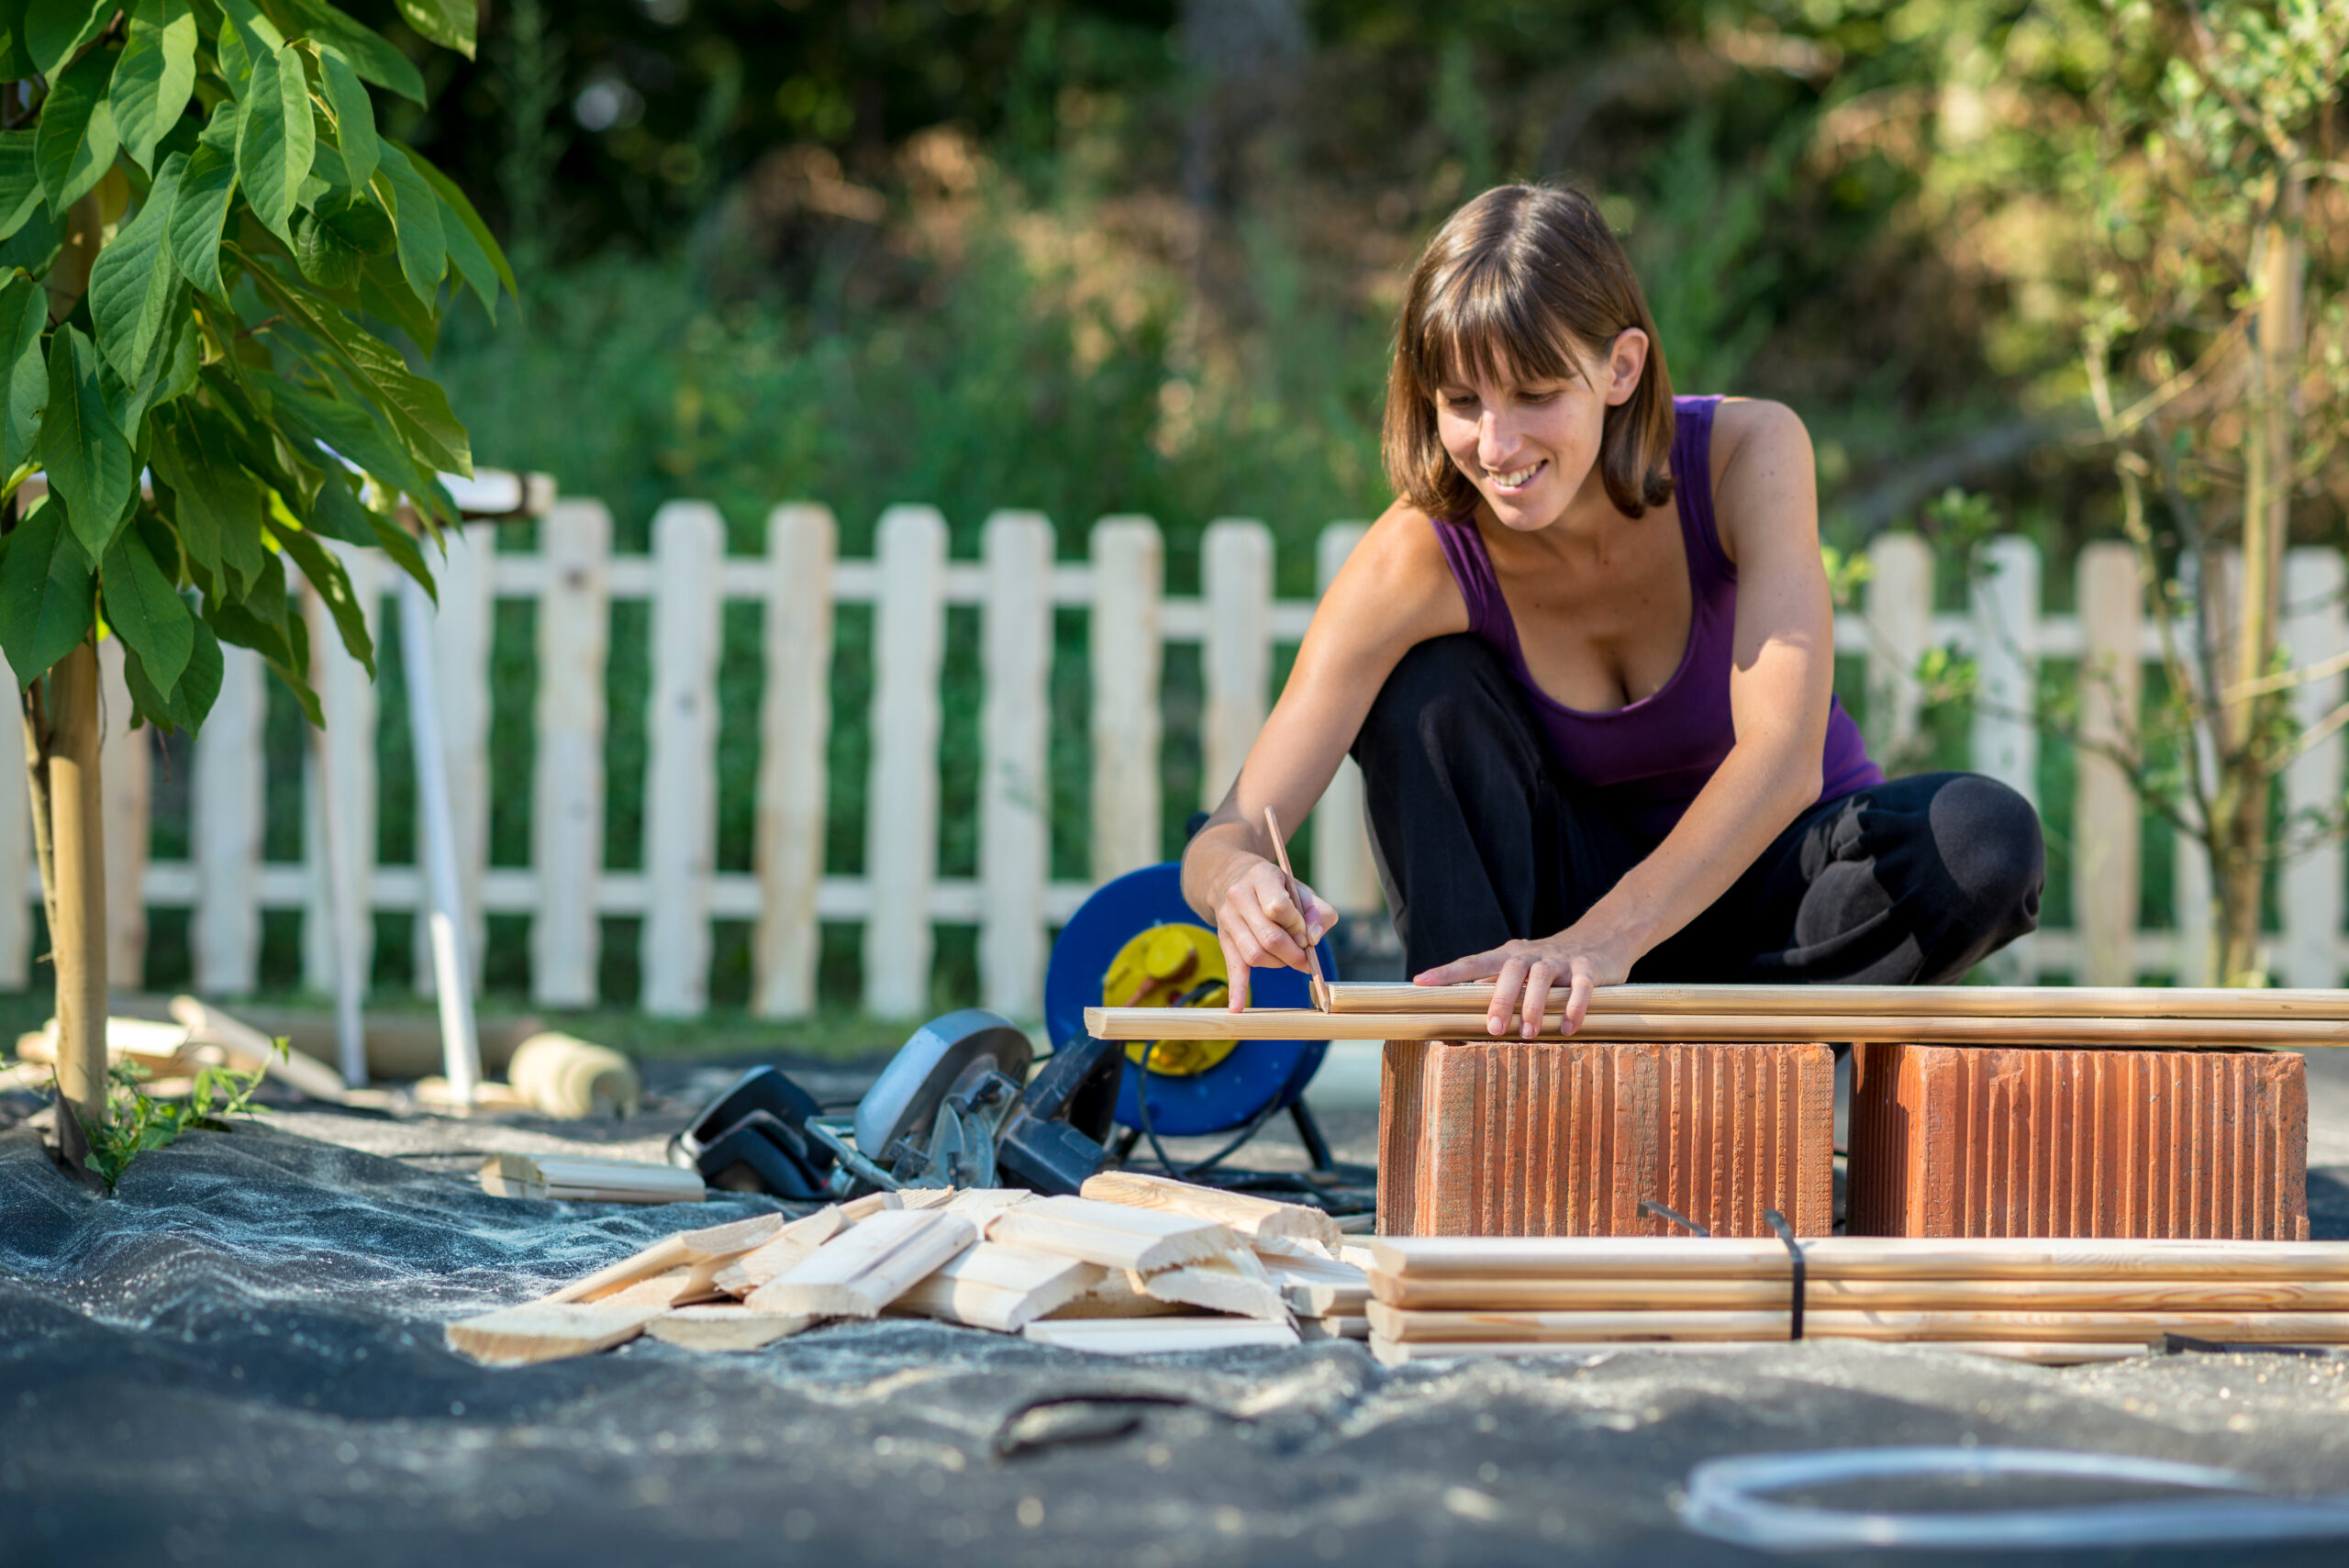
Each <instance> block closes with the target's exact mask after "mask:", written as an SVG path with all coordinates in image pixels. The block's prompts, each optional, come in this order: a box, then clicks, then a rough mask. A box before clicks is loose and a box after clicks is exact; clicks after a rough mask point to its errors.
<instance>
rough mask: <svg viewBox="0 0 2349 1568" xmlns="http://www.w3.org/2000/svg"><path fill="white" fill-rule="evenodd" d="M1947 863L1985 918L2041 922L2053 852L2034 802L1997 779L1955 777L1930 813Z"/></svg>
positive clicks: (1936, 798)
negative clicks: (2005, 916)
mask: <svg viewBox="0 0 2349 1568" xmlns="http://www.w3.org/2000/svg"><path fill="white" fill-rule="evenodd" d="M1927 817H1928V820H1929V821H1930V822H1931V824H1932V834H1933V843H1934V846H1935V848H1936V849H1937V850H1939V851H1940V853H1941V858H1942V863H1943V865H1944V866H1945V867H1947V868H1948V871H1949V874H1950V877H1951V880H1952V881H1954V883H1956V884H1957V887H1958V891H1959V893H1960V895H1961V896H1963V897H1964V898H1965V901H1966V903H1967V904H1968V905H1969V906H1972V907H1973V908H1975V909H1976V910H1980V911H1982V912H1983V913H1985V914H1992V915H1996V914H2004V913H2008V912H2012V913H2013V914H2015V915H2017V916H2020V917H2021V919H2023V920H2024V921H2026V922H2028V923H2027V924H2026V925H2024V926H2023V928H2022V929H2025V930H2028V929H2032V927H2035V926H2036V925H2037V924H2038V923H2039V896H2040V892H2041V890H2042V888H2043V886H2044V885H2045V884H2046V881H2047V849H2046V842H2045V840H2044V838H2043V835H2042V833H2041V829H2040V824H2039V813H2038V811H2037V810H2035V809H2034V808H2033V807H2032V804H2031V802H2030V801H2028V800H2025V799H2024V798H2023V797H2022V796H2021V795H2020V794H2018V793H2017V792H2016V791H2014V790H2013V789H2010V788H2009V787H2008V786H2007V785H2005V784H2000V783H1999V782H1998V780H1996V779H1994V778H1988V777H1986V776H1984V775H1983V774H1980V773H1954V774H1952V775H1951V776H1950V779H1949V782H1948V783H1947V784H1943V786H1942V787H1941V788H1940V789H1938V790H1936V791H1935V792H1934V794H1933V798H1932V805H1931V806H1929V807H1928V810H1927Z"/></svg>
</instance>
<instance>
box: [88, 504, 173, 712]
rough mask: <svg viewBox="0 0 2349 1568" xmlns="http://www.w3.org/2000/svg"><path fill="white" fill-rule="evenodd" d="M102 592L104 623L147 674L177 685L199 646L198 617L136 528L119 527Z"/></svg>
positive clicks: (167, 686) (101, 575) (166, 685)
mask: <svg viewBox="0 0 2349 1568" xmlns="http://www.w3.org/2000/svg"><path fill="white" fill-rule="evenodd" d="M98 596H99V598H100V600H101V601H102V602H103V603H104V604H105V606H106V625H107V626H109V627H111V628H114V633H115V635H116V636H117V637H119V638H121V639H122V645H123V646H124V647H125V648H128V649H129V650H130V651H132V652H134V653H136V654H138V655H139V662H140V663H141V664H144V665H145V666H146V667H147V676H148V679H150V681H152V682H153V683H154V684H155V685H156V686H157V687H158V688H159V689H161V690H162V691H166V692H168V691H170V690H171V689H172V688H173V686H175V685H177V684H179V679H180V672H181V671H183V670H184V669H186V668H187V661H188V655H189V653H190V652H191V651H193V650H194V649H195V617H194V616H192V615H190V614H189V613H188V608H187V604H186V602H185V601H184V600H183V599H182V598H181V597H180V595H179V590H178V589H177V588H175V587H174V586H173V584H172V579H171V578H170V577H169V576H167V575H166V574H165V573H164V572H163V569H162V567H161V566H160V565H158V564H156V562H155V556H154V552H153V551H152V550H149V549H148V548H147V541H146V540H145V539H141V538H140V537H139V530H138V529H137V528H123V529H121V530H120V531H118V532H117V534H116V535H115V536H114V543H113V544H112V545H110V546H109V547H107V550H106V561H105V562H104V563H103V564H102V565H101V566H100V567H99V568H98Z"/></svg>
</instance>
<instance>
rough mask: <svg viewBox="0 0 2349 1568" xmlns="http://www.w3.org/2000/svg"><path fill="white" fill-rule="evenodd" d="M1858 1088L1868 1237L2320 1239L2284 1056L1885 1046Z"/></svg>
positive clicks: (1855, 1131)
mask: <svg viewBox="0 0 2349 1568" xmlns="http://www.w3.org/2000/svg"><path fill="white" fill-rule="evenodd" d="M1854 1079H1855V1082H1854V1092H1853V1096H1852V1133H1851V1138H1852V1150H1851V1168H1850V1181H1849V1184H1848V1198H1847V1201H1848V1204H1849V1207H1850V1229H1851V1231H1852V1233H1853V1234H1854V1235H1855V1236H2105V1237H2187V1238H2193V1237H2207V1238H2214V1239H2220V1240H2262V1241H2266V1240H2277V1241H2305V1240H2308V1235H2309V1211H2308V1130H2309V1111H2308V1063H2307V1062H2306V1061H2305V1060H2304V1059H2303V1058H2301V1057H2299V1056H2297V1055H2294V1054H2292V1053H2290V1052H2288V1051H2064V1050H2055V1049H2050V1048H2033V1047H2025V1046H1995V1047H1979V1046H1954V1045H1872V1046H1869V1047H1867V1048H1866V1050H1865V1055H1864V1056H1863V1058H1862V1060H1861V1062H1860V1064H1859V1066H1858V1069H1857V1071H1856V1072H1855V1073H1854Z"/></svg>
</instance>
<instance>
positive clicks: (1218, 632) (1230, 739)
mask: <svg viewBox="0 0 2349 1568" xmlns="http://www.w3.org/2000/svg"><path fill="white" fill-rule="evenodd" d="M1199 586H1200V588H1201V591H1202V595H1203V596H1204V598H1205V600H1206V607H1207V627H1206V631H1205V635H1204V636H1203V637H1202V638H1201V639H1200V642H1199V668H1200V673H1201V674H1202V675H1203V676H1204V677H1205V680H1204V682H1203V684H1204V685H1205V687H1206V691H1205V697H1206V706H1205V708H1204V711H1203V713H1202V717H1201V720H1200V724H1199V751H1200V759H1201V763H1202V765H1201V767H1200V769H1199V809H1200V810H1202V811H1213V810H1214V809H1215V808H1216V807H1217V806H1220V805H1222V804H1223V797H1224V795H1226V794H1228V793H1229V792H1230V789H1231V783H1232V781H1233V780H1234V779H1236V778H1238V777H1239V776H1240V764H1241V762H1245V761H1247V758H1248V748H1249V747H1251V746H1253V745H1254V744H1255V743H1256V732H1257V731H1258V730H1260V729H1262V728H1264V714H1265V711H1266V709H1267V708H1268V706H1270V703H1271V700H1272V699H1271V696H1270V695H1269V693H1268V692H1267V690H1266V688H1267V686H1268V685H1269V684H1271V681H1272V673H1273V669H1272V666H1273V534H1272V530H1271V529H1270V528H1266V527H1264V524H1262V523H1259V522H1254V521H1252V520H1249V519H1246V518H1239V517H1226V518H1224V519H1222V520H1220V521H1219V522H1213V523H1209V524H1208V531H1207V534H1206V537H1205V538H1204V539H1201V540H1200V544H1199Z"/></svg>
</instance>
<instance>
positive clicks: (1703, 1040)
mask: <svg viewBox="0 0 2349 1568" xmlns="http://www.w3.org/2000/svg"><path fill="white" fill-rule="evenodd" d="M1789 989H1793V988H1792V987H1790V988H1789ZM1085 1029H1086V1030H1087V1031H1088V1032H1090V1033H1091V1034H1092V1035H1093V1037H1094V1038H1095V1039H1097V1040H1486V1039H1488V1038H1505V1039H1508V1040H1511V1041H1515V1040H1519V1038H1520V1037H1518V1036H1516V1035H1508V1036H1505V1037H1488V1036H1487V1035H1486V1033H1485V1031H1484V1029H1483V1027H1482V1026H1481V1025H1479V1024H1477V1023H1476V1022H1475V1019H1474V1018H1470V1017H1467V1016H1464V1015H1463V1014H1459V1013H1324V1012H1319V1011H1318V1010H1316V1009H1314V1008H1311V1007H1251V1008H1250V1009H1248V1011H1246V1012H1244V1013H1230V1012H1226V1011H1225V1010H1224V1009H1222V1008H1220V1007H1087V1008H1086V1009H1085ZM1536 1038H1537V1039H1538V1040H1543V1041H1547V1042H1549V1043H1552V1044H1555V1043H1557V1042H1559V1041H1561V1040H1565V1039H1567V1038H1569V1037H1567V1036H1564V1035H1561V1034H1559V1033H1557V1032H1555V1031H1554V1030H1551V1031H1547V1032H1544V1033H1543V1034H1542V1035H1540V1036H1538V1037H1536ZM1571 1038H1572V1039H1574V1040H1583V1041H1590V1040H1615V1041H1621V1040H1637V1041H1649V1042H1655V1043H1662V1044H1672V1045H1689V1044H1717V1045H1768V1044H1796V1045H1801V1044H1809V1043H1812V1042H1814V1041H1819V1040H1848V1041H1866V1040H1882V1041H1888V1042H1891V1043H1894V1044H1900V1045H2048V1046H2096V1045H2133V1046H2158V1047H2160V1048H2161V1049H2163V1050H2165V1051H2192V1050H2198V1049H2202V1048H2208V1047H2237V1046H2266V1047H2291V1046H2322V1045H2349V1019H2333V1018H2238V1019H2219V1018H2193V1019H2185V1018H1966V1017H1921V1016H1899V1017H1895V1016H1867V1017H1847V1016H1842V1015H1821V1014H1808V1015H1801V1016H1796V1017H1774V1016H1770V1015H1766V1014H1764V1015H1749V1014H1673V1013H1614V1014H1600V1015H1598V1016H1597V1017H1593V1018H1586V1019H1585V1020H1584V1022H1583V1026H1582V1028H1581V1029H1579V1030H1577V1031H1576V1032H1575V1034H1574V1035H1573V1036H1572V1037H1571Z"/></svg>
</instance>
